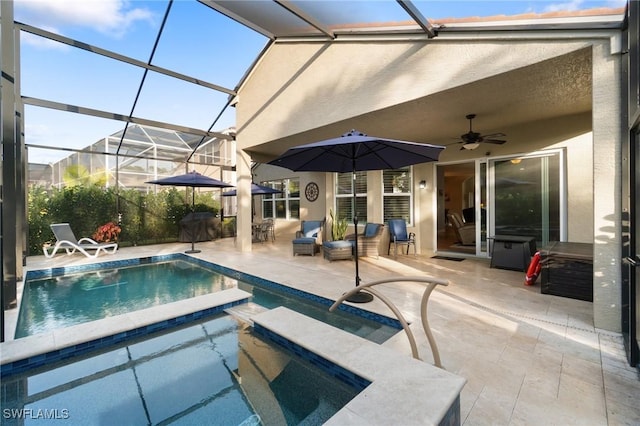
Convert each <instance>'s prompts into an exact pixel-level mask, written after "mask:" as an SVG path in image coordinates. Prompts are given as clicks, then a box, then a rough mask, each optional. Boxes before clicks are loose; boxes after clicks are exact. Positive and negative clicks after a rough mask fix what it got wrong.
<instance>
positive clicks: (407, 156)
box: [269, 130, 445, 303]
mask: <svg viewBox="0 0 640 426" xmlns="http://www.w3.org/2000/svg"><path fill="white" fill-rule="evenodd" d="M444 148H445V147H444V146H440V145H431V144H425V143H417V142H408V141H403V140H396V139H386V138H379V137H375V136H367V135H366V134H364V133H362V132H358V131H356V130H351V131H350V132H348V133H345V134H344V135H342V136H340V137H337V138H333V139H327V140H323V141H319V142H314V143H309V144H305V145H300V146H296V147H293V148H289V149H288V150H287V151H286V152H285V153H284V154H282V155H281V156H279V157H278V158H276V159H274V160H272V161H270V162H269V164H272V165H274V166H280V167H284V168H287V169H289V170H293V171H296V172H336V173H346V172H352V173H353V177H354V179H355V172H359V171H367V170H388V169H399V168H402V167H407V166H411V165H413V164H420V163H427V162H432V161H438V157H439V156H440V153H441V152H442V150H443V149H444ZM353 185H354V183H353V182H352V187H353ZM352 193H353V203H354V215H353V225H354V226H355V231H356V232H355V242H354V244H355V263H356V287H357V286H358V285H360V275H359V270H358V215H357V213H356V211H355V202H356V193H355V190H353V189H352ZM372 299H373V296H371V295H370V294H369V293H365V292H358V293H356V295H355V296H354V297H353V298H350V299H348V300H349V301H350V302H356V303H364V302H369V301H371V300H372Z"/></svg>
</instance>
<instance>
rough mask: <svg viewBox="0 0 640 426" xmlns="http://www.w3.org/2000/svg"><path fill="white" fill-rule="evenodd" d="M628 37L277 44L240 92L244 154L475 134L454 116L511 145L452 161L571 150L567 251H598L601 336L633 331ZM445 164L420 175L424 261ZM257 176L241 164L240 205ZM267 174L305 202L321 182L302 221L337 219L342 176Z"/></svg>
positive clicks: (376, 196)
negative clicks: (475, 117) (293, 180)
mask: <svg viewBox="0 0 640 426" xmlns="http://www.w3.org/2000/svg"><path fill="white" fill-rule="evenodd" d="M616 40H617V39H616V37H615V34H614V32H612V33H607V32H604V31H602V32H593V33H590V34H585V33H580V34H573V35H572V34H568V33H564V34H562V35H558V34H553V35H552V34H551V33H548V34H547V33H537V34H535V35H534V34H527V33H525V32H521V33H514V34H509V33H500V34H498V33H496V34H491V33H488V34H486V35H483V36H482V37H477V36H476V37H474V38H471V37H463V36H460V37H452V36H450V37H447V36H442V37H437V38H436V39H433V40H427V39H426V38H419V37H404V38H402V37H386V38H383V37H380V36H378V37H371V38H365V37H361V38H359V39H355V38H354V39H353V40H349V39H348V38H346V39H345V40H343V41H333V42H312V41H311V42H310V41H304V42H303V41H297V42H291V43H286V42H282V43H275V44H273V45H272V46H271V48H270V49H269V51H268V52H267V53H266V55H265V56H264V57H263V58H262V59H261V61H260V62H259V63H258V65H257V67H256V68H255V69H254V70H253V72H252V74H251V75H250V76H249V77H248V79H247V81H246V82H245V84H244V85H243V87H242V88H241V90H240V92H239V102H238V105H237V106H236V108H237V138H236V139H237V143H238V152H239V153H241V155H239V157H241V156H245V158H246V156H247V154H248V156H249V157H250V158H251V160H253V161H255V162H266V161H268V160H270V159H272V158H274V157H275V156H277V155H279V154H281V153H282V152H284V151H285V150H286V148H288V147H291V146H294V145H298V144H302V143H307V142H312V141H316V140H321V139H324V138H330V137H335V136H336V135H339V134H342V133H344V132H346V131H348V130H349V129H351V128H356V129H358V130H361V131H365V132H366V133H368V134H370V135H377V136H383V137H391V138H396V139H404V140H412V141H418V142H430V143H442V144H445V143H449V141H451V140H452V139H453V137H455V136H456V135H459V134H461V133H463V132H464V131H465V130H466V126H467V123H465V122H464V120H459V121H455V120H453V119H452V115H451V111H456V112H455V115H456V116H461V117H464V114H466V113H469V112H475V111H483V115H482V117H484V120H483V123H482V129H481V130H482V132H484V133H490V132H498V131H499V132H504V133H506V134H507V135H508V143H506V144H504V145H499V146H498V145H495V146H488V145H487V146H486V147H485V146H483V147H482V148H480V149H478V150H475V151H466V150H463V151H461V150H459V149H458V148H455V149H447V150H445V151H444V152H443V153H442V155H441V157H440V163H443V164H444V163H447V162H456V161H469V160H472V159H476V158H495V157H499V156H509V155H522V154H527V153H531V152H535V151H541V150H547V149H562V150H564V154H565V159H566V183H567V188H566V191H565V192H566V202H567V240H568V241H575V242H588V243H594V319H595V325H596V327H598V328H603V329H608V330H613V331H620V320H619V318H620V297H621V294H620V291H621V290H620V267H619V265H618V264H617V260H616V259H620V252H619V251H620V249H619V247H620V229H619V225H618V224H619V223H620V169H619V168H620V161H619V158H620V144H621V138H622V134H621V130H620V129H621V127H622V126H621V121H620V120H621V93H620V91H621V89H620V84H621V83H620V52H619V49H618V47H617V44H616ZM246 161H248V159H247V160H246ZM246 161H245V162H246ZM240 162H241V161H239V163H240ZM435 167H436V166H435V165H434V164H420V165H416V166H414V167H413V184H414V192H413V193H414V217H415V223H414V226H413V227H412V228H411V229H410V231H412V232H415V233H416V235H417V241H418V250H419V252H422V253H426V252H430V251H434V250H435V241H436V239H435V233H436V229H437V221H436V215H437V196H436V192H435V190H434V188H436V187H437V185H436V181H435V179H436V173H435ZM250 173H251V172H250V171H249V170H248V168H247V166H246V165H242V166H240V164H239V166H238V176H239V181H238V188H239V197H238V199H239V202H240V203H245V204H247V203H248V202H249V201H247V200H249V199H250V195H249V193H248V183H246V182H250V179H245V180H240V179H241V177H242V175H243V174H244V175H245V176H249V175H250ZM254 173H255V174H256V176H254V180H255V181H256V182H259V181H263V180H269V179H275V178H286V177H291V176H299V177H300V187H301V192H302V193H303V192H304V187H305V186H306V184H307V183H308V182H310V181H314V182H316V183H318V184H319V186H320V193H321V197H320V198H319V199H318V200H316V201H315V202H309V201H307V200H306V199H305V198H304V196H303V195H301V199H300V215H301V219H305V218H309V219H315V218H320V217H328V214H329V208H331V207H333V175H331V174H326V175H325V174H322V173H294V172H291V171H288V170H285V169H280V168H273V167H270V166H266V165H262V166H259V167H257V168H256V169H255V170H254ZM420 180H426V182H427V188H425V189H420V188H418V182H419V181H420ZM245 181H246V182H245ZM243 183H246V185H247V189H245V190H244V191H243V190H241V189H240V187H241V186H242V184H243ZM368 184H369V193H368V201H369V207H368V220H369V221H370V222H382V217H383V212H382V191H381V189H379V188H381V173H380V172H370V173H369V177H368ZM247 205H248V204H247ZM291 222H292V223H291ZM238 225H239V228H240V230H239V232H238V235H239V240H241V242H240V244H239V247H240V248H241V249H242V250H250V247H251V243H250V237H249V236H250V231H249V226H250V218H248V217H245V214H241V212H240V209H239V212H238ZM298 226H299V222H298V221H297V220H296V221H290V223H284V222H279V223H278V227H277V228H278V230H279V231H278V232H279V233H281V234H282V236H283V237H285V236H286V235H292V234H293V233H294V231H295V229H297V228H298ZM383 244H386V241H385V242H384V243H383ZM385 249H386V246H385Z"/></svg>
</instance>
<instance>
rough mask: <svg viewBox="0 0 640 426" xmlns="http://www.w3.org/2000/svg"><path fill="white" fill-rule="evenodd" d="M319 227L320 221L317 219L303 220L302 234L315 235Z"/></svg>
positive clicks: (306, 235)
mask: <svg viewBox="0 0 640 426" xmlns="http://www.w3.org/2000/svg"><path fill="white" fill-rule="evenodd" d="M321 228H322V222H321V221H319V220H308V221H304V222H302V235H304V236H305V237H317V236H318V233H319V232H320V229H321Z"/></svg>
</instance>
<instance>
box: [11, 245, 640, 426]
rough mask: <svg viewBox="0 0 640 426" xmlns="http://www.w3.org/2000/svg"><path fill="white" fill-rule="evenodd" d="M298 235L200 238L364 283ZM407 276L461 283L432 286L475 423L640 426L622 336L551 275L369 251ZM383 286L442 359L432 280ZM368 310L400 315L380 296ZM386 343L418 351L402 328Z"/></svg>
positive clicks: (257, 265) (304, 281)
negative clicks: (549, 286) (297, 244)
mask: <svg viewBox="0 0 640 426" xmlns="http://www.w3.org/2000/svg"><path fill="white" fill-rule="evenodd" d="M290 240H291V239H287V238H284V237H281V238H279V239H278V241H276V242H275V243H274V242H266V243H261V244H254V245H253V251H252V252H250V253H240V252H238V251H237V250H236V248H235V244H234V241H233V239H225V240H218V241H212V242H204V243H197V248H198V249H200V250H201V252H200V253H197V254H195V255H194V256H196V257H199V258H202V259H205V260H207V261H211V262H214V263H217V264H220V265H223V266H227V267H230V268H234V269H237V270H240V271H242V272H246V273H250V274H253V275H257V276H260V277H263V278H266V279H269V280H273V281H276V282H279V283H282V284H285V285H290V286H292V287H295V288H300V289H303V290H305V291H308V292H311V293H315V294H318V295H321V296H324V297H329V298H332V299H336V298H338V297H339V296H340V295H341V294H342V293H344V292H345V291H346V290H348V289H350V288H351V287H352V286H353V285H354V283H355V280H354V265H353V262H352V261H343V262H329V261H327V260H325V259H323V257H322V256H295V257H294V256H293V255H292V253H291V241H290ZM188 246H189V247H188ZM188 248H190V244H186V243H176V244H163V245H157V246H142V247H130V248H121V249H119V250H118V252H117V253H116V254H114V255H109V256H101V257H99V258H98V259H97V260H94V259H87V258H85V257H84V256H79V255H77V256H66V255H60V256H57V257H56V258H54V259H46V258H45V257H44V256H34V257H29V258H28V260H27V269H43V268H51V267H53V266H60V265H70V264H74V265H76V264H85V263H93V262H96V261H104V260H106V259H109V260H116V259H124V258H132V257H144V256H150V255H156V254H159V253H176V252H183V251H185V250H187V249H188ZM397 275H431V276H435V277H438V278H445V279H448V280H449V281H450V284H449V286H446V287H442V286H440V287H438V288H437V289H436V290H435V291H434V293H433V294H432V296H431V299H430V304H429V321H430V325H431V328H432V330H433V332H434V335H435V338H436V341H437V344H438V348H439V351H440V356H441V359H442V362H443V364H444V367H445V369H446V370H447V371H450V372H452V373H455V374H458V375H460V376H462V377H464V378H465V379H467V384H466V385H465V387H464V389H463V391H462V394H461V418H462V422H463V424H464V425H485V424H486V425H549V424H556V425H565V424H576V425H634V424H640V380H639V377H638V371H637V370H636V369H634V368H632V367H630V366H629V365H628V363H627V362H626V359H625V355H624V348H623V342H622V336H621V335H620V334H619V333H614V332H608V331H605V330H599V329H596V328H595V327H594V326H593V314H592V309H591V303H590V302H585V301H580V300H573V299H568V298H562V297H557V296H551V295H544V294H541V293H540V285H539V283H538V284H537V285H534V286H525V285H524V274H523V273H521V272H514V271H507V270H501V269H491V268H489V261H488V260H481V259H472V258H469V259H465V260H464V261H462V262H452V261H449V260H443V259H432V258H431V255H426V254H423V255H418V256H417V257H414V256H413V254H412V255H410V256H406V255H400V254H399V255H398V256H397V257H395V258H394V257H393V256H380V258H379V259H375V258H361V262H360V276H361V278H362V280H363V282H365V283H366V282H368V281H373V280H377V279H381V278H384V277H388V276H397ZM379 289H380V291H381V292H383V293H384V294H385V296H387V297H389V298H390V299H391V300H392V301H393V302H394V303H395V304H396V306H398V308H399V309H400V310H401V311H402V313H403V314H404V315H405V316H406V318H407V320H408V321H410V322H412V323H413V324H412V326H411V328H412V330H413V331H414V333H415V336H416V339H417V340H418V349H419V353H420V355H421V357H422V358H423V360H424V361H425V362H428V363H432V362H433V359H432V356H431V351H430V347H429V345H428V342H427V340H426V338H425V336H424V333H422V327H421V325H420V313H419V309H420V297H421V295H422V290H423V287H421V286H419V285H417V284H414V283H408V282H404V283H395V284H385V285H383V286H380V287H379ZM20 292H21V290H20V289H19V293H20ZM359 307H362V308H365V309H370V310H372V311H375V312H379V313H382V314H384V315H390V312H389V310H388V308H387V307H386V306H385V305H384V304H383V303H381V302H379V301H377V300H376V301H374V302H371V303H368V304H365V305H359ZM16 317H17V310H16V309H14V310H12V311H8V312H7V314H6V326H7V327H6V328H5V330H6V332H5V333H6V335H12V334H13V332H12V331H11V326H12V323H13V327H15V321H16ZM385 346H387V347H390V348H392V349H394V350H397V351H399V352H402V353H406V354H407V356H411V350H410V347H409V343H408V340H407V339H406V336H404V335H403V334H402V333H399V334H398V335H396V336H394V337H393V338H391V339H390V340H389V341H387V342H386V343H385Z"/></svg>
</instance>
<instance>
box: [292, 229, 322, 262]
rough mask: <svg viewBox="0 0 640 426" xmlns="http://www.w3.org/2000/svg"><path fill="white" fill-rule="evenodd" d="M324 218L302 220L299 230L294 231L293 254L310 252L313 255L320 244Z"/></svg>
mask: <svg viewBox="0 0 640 426" xmlns="http://www.w3.org/2000/svg"><path fill="white" fill-rule="evenodd" d="M323 226H324V220H303V221H302V223H301V224H300V230H299V231H296V238H295V239H294V240H293V241H292V243H293V255H294V256H295V255H296V254H310V255H311V256H315V255H316V252H317V251H318V250H319V248H320V244H322V227H323Z"/></svg>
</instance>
